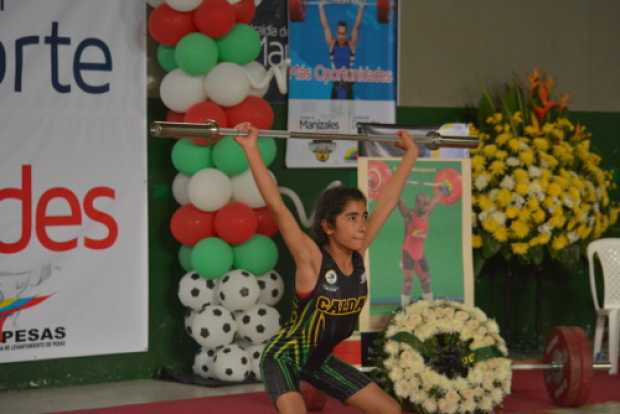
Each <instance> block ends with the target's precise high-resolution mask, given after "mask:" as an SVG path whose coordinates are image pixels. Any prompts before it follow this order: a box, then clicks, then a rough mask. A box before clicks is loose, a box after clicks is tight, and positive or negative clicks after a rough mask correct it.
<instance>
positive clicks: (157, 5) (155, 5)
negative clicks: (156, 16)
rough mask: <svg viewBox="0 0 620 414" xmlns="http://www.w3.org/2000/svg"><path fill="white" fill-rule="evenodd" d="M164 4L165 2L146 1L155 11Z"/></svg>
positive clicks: (160, 0) (158, 0)
mask: <svg viewBox="0 0 620 414" xmlns="http://www.w3.org/2000/svg"><path fill="white" fill-rule="evenodd" d="M163 2H164V0H146V4H148V5H149V6H151V7H152V8H154V9H155V8H157V7H159V5H160V4H162V3H163Z"/></svg>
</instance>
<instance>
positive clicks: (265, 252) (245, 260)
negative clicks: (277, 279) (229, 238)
mask: <svg viewBox="0 0 620 414" xmlns="http://www.w3.org/2000/svg"><path fill="white" fill-rule="evenodd" d="M233 251H234V253H235V261H234V266H235V268H237V269H243V270H247V271H248V272H250V273H254V274H255V275H262V274H264V273H266V272H268V271H269V270H272V269H273V268H274V267H275V265H276V263H277V262H278V247H277V246H276V244H275V243H274V241H273V240H271V239H270V238H269V237H267V236H263V235H262V234H255V235H254V236H252V238H251V239H250V240H248V241H246V242H245V243H243V244H240V245H239V246H236V247H233Z"/></svg>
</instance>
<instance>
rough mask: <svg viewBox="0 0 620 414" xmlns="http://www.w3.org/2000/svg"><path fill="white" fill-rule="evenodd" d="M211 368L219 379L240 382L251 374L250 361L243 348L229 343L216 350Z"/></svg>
mask: <svg viewBox="0 0 620 414" xmlns="http://www.w3.org/2000/svg"><path fill="white" fill-rule="evenodd" d="M213 369H214V370H215V376H216V377H217V379H219V380H221V381H228V382H240V381H244V380H246V379H247V378H248V377H249V376H250V375H251V374H252V361H251V359H250V356H249V355H248V353H247V352H246V351H245V350H243V349H242V348H241V347H239V346H238V345H235V344H231V345H229V346H225V347H224V348H222V349H220V350H218V351H217V353H216V354H215V363H214V364H213Z"/></svg>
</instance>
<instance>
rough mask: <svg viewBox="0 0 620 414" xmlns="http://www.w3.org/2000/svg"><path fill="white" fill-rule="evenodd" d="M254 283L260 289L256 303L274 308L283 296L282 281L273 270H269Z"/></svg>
mask: <svg viewBox="0 0 620 414" xmlns="http://www.w3.org/2000/svg"><path fill="white" fill-rule="evenodd" d="M256 281H257V282H258V286H259V287H260V295H259V297H258V303H262V304H263V305H269V306H274V305H276V304H277V303H278V302H279V301H280V299H282V296H284V280H283V279H282V276H280V274H279V273H278V272H276V271H275V270H271V271H269V272H267V273H265V274H264V275H262V276H257V277H256Z"/></svg>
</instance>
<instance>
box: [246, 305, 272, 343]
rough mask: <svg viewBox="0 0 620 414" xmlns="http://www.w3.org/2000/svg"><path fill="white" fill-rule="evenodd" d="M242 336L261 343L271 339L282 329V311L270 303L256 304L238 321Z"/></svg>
mask: <svg viewBox="0 0 620 414" xmlns="http://www.w3.org/2000/svg"><path fill="white" fill-rule="evenodd" d="M237 329H238V334H239V337H240V338H243V339H245V340H247V341H250V342H252V343H253V344H261V343H264V342H266V341H268V340H269V339H271V338H272V337H273V336H274V335H275V334H276V333H277V332H278V330H279V329H280V313H279V312H278V311H277V310H276V308H274V307H272V306H268V305H260V304H259V305H256V306H254V307H253V308H250V309H249V310H247V311H245V312H243V313H242V314H241V317H240V318H239V320H238V321H237Z"/></svg>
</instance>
